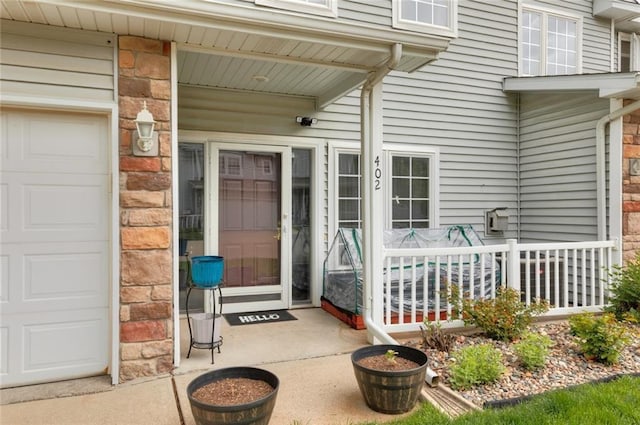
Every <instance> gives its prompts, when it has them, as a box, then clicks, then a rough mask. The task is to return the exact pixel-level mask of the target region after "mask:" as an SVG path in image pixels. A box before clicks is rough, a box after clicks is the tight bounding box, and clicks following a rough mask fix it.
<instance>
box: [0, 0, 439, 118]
mask: <svg viewBox="0 0 640 425" xmlns="http://www.w3.org/2000/svg"><path fill="white" fill-rule="evenodd" d="M0 18H2V19H9V20H15V21H22V22H30V23H35V24H43V25H53V26H59V27H67V28H76V29H84V30H90V31H102V32H108V33H116V34H121V35H132V36H139V37H145V38H150V39H159V40H167V41H174V42H176V43H177V44H178V65H177V69H178V83H179V84H185V85H195V86H205V87H215V88H224V89H235V90H248V91H256V92H265V93H278V94H286V95H294V96H304V97H311V98H313V99H314V100H315V103H316V107H317V108H318V109H322V108H323V107H325V106H327V105H329V104H330V103H332V102H333V101H335V100H336V99H338V98H340V97H342V96H344V95H345V94H347V93H349V92H351V91H352V90H354V89H355V88H357V87H358V86H360V85H361V84H362V83H363V82H364V81H365V79H366V78H367V75H368V73H369V72H371V71H373V70H375V69H377V68H379V67H380V66H383V65H384V63H385V62H386V61H387V59H388V58H389V56H390V51H391V47H392V46H393V45H394V44H396V43H401V44H403V55H402V58H401V59H400V62H399V65H398V67H397V69H398V70H400V71H414V70H416V69H418V68H420V67H422V66H423V65H425V64H427V63H428V62H430V61H432V60H434V59H435V58H436V57H437V54H438V52H439V51H442V50H444V49H445V48H446V46H447V44H448V40H447V39H445V38H442V37H429V36H426V35H424V34H422V35H416V34H411V33H407V32H399V31H393V30H391V29H379V28H378V29H375V28H372V27H368V26H363V27H362V28H359V27H358V26H357V25H354V24H345V23H340V22H338V21H336V20H326V19H324V18H319V17H312V18H309V17H305V16H302V15H297V16H296V15H295V14H292V13H289V12H278V13H273V12H272V11H269V10H265V9H256V8H248V7H246V6H242V7H240V6H237V5H235V6H231V5H225V4H218V3H215V4H214V3H211V2H202V1H198V2H195V1H189V0H184V1H181V2H175V1H165V0H156V1H153V2H151V1H147V0H120V1H102V2H88V1H67V0H41V1H38V2H34V1H29V0H15V1H11V2H0Z"/></svg>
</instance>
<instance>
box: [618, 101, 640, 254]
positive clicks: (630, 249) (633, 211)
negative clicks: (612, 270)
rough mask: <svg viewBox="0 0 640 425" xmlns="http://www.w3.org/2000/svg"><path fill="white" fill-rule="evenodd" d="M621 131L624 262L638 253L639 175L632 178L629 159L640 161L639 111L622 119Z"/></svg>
mask: <svg viewBox="0 0 640 425" xmlns="http://www.w3.org/2000/svg"><path fill="white" fill-rule="evenodd" d="M628 103H629V102H626V104H628ZM623 131H624V146H623V158H622V173H623V174H622V198H623V199H622V201H623V206H622V235H623V247H622V250H623V256H624V261H625V262H626V261H629V260H631V259H633V258H635V255H636V253H640V175H637V176H632V175H631V172H630V162H631V159H638V160H640V111H635V112H633V113H631V114H629V115H626V116H625V117H624V130H623Z"/></svg>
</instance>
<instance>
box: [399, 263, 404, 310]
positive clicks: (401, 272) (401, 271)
mask: <svg viewBox="0 0 640 425" xmlns="http://www.w3.org/2000/svg"><path fill="white" fill-rule="evenodd" d="M398 267H399V269H398V300H399V301H398V323H404V285H403V282H404V257H400V263H398Z"/></svg>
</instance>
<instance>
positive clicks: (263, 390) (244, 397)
mask: <svg viewBox="0 0 640 425" xmlns="http://www.w3.org/2000/svg"><path fill="white" fill-rule="evenodd" d="M272 391H273V387H272V386H271V385H269V384H268V383H266V382H264V381H261V380H257V379H249V378H227V379H221V380H219V381H215V382H212V383H210V384H207V385H204V386H203V387H200V388H198V389H197V390H196V391H194V392H193V397H194V398H195V399H197V400H198V401H200V402H202V403H207V404H212V405H216V406H232V405H237V404H246V403H251V402H253V401H255V400H259V399H261V398H263V397H266V396H267V395H269V394H270V393H271V392H272Z"/></svg>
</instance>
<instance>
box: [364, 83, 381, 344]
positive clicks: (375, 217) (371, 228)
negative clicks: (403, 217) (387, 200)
mask: <svg viewBox="0 0 640 425" xmlns="http://www.w3.org/2000/svg"><path fill="white" fill-rule="evenodd" d="M362 94H363V95H362V98H361V113H362V120H361V123H362V124H361V126H362V146H361V149H362V152H361V158H362V206H361V209H362V244H363V247H364V250H363V251H364V255H363V272H364V287H365V290H364V295H365V310H367V309H370V310H371V311H370V317H372V318H373V321H374V323H375V324H376V325H378V326H382V324H383V323H382V311H383V297H382V293H383V292H382V291H383V276H382V274H383V267H382V261H383V258H382V257H383V255H382V245H383V237H382V234H383V230H384V222H383V220H384V217H383V211H384V208H383V206H384V203H383V202H384V198H383V190H382V186H383V182H384V173H385V170H384V164H383V161H382V132H383V126H382V80H381V79H380V81H377V82H376V83H375V84H373V85H372V86H371V87H370V89H369V90H363V93H362ZM374 294H378V295H379V296H374ZM367 313H368V312H366V311H365V315H367ZM368 329H369V328H368ZM367 335H368V340H369V342H370V343H375V341H374V339H375V338H374V333H373V332H372V331H371V329H369V331H368V332H367Z"/></svg>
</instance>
